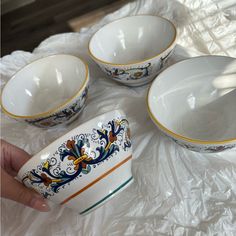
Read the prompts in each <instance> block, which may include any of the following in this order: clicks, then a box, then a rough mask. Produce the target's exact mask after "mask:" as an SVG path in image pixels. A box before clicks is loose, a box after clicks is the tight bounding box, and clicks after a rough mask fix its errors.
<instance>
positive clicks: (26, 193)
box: [1, 169, 50, 212]
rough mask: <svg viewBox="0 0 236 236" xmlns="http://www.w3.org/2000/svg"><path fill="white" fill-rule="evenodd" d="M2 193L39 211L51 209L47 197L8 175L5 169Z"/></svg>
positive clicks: (3, 195) (2, 174) (5, 196)
mask: <svg viewBox="0 0 236 236" xmlns="http://www.w3.org/2000/svg"><path fill="white" fill-rule="evenodd" d="M1 171H2V173H1V177H2V179H1V181H2V184H1V195H2V197H4V198H8V199H11V200H13V201H16V202H19V203H22V204H24V205H26V206H28V207H31V208H34V209H36V210H39V211H43V212H46V211H49V210H50V208H49V206H48V204H47V201H46V199H44V198H43V197H42V196H40V195H39V194H38V193H36V192H34V191H33V190H30V189H28V188H26V187H25V186H24V185H22V184H21V183H19V182H18V181H17V180H15V179H14V178H13V177H12V176H10V175H8V174H7V173H6V172H5V171H4V170H3V169H2V170H1Z"/></svg>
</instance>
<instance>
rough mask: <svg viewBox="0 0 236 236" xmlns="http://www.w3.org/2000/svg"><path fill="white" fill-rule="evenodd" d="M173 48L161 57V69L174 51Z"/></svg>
mask: <svg viewBox="0 0 236 236" xmlns="http://www.w3.org/2000/svg"><path fill="white" fill-rule="evenodd" d="M172 51H173V50H170V51H169V52H168V53H167V54H166V55H165V56H164V57H161V60H160V69H162V68H163V66H164V64H165V62H166V60H167V58H168V57H169V56H170V54H171V53H172Z"/></svg>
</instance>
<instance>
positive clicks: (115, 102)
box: [0, 0, 236, 236]
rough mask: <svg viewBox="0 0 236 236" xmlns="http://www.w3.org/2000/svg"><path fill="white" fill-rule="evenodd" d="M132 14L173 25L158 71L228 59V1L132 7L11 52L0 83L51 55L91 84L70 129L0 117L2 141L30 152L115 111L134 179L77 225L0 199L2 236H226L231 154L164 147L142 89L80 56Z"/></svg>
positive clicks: (0, 67) (62, 214) (234, 217)
mask: <svg viewBox="0 0 236 236" xmlns="http://www.w3.org/2000/svg"><path fill="white" fill-rule="evenodd" d="M134 14H154V15H161V16H164V17H166V18H168V19H170V20H172V21H173V22H174V23H175V25H176V26H177V28H178V31H179V36H178V40H177V43H178V45H177V47H176V49H175V53H174V54H173V55H172V56H171V58H170V60H169V61H168V65H170V64H172V63H174V62H176V61H179V60H182V59H184V58H186V57H190V56H197V55H201V54H218V55H227V56H232V57H236V1H235V0H178V1H177V0H166V1H164V0H163V1H161V0H147V1H144V0H140V1H135V2H132V3H129V4H127V5H125V6H124V7H122V8H121V9H120V10H118V11H116V12H114V13H112V14H109V15H107V16H106V17H104V18H103V19H102V20H101V21H100V22H98V23H97V24H95V25H94V26H92V27H91V28H83V29H82V30H81V32H80V33H66V34H60V35H55V36H52V37H50V38H48V39H46V40H45V41H44V42H42V43H41V44H40V45H39V47H37V48H36V49H35V50H34V51H33V53H29V52H23V51H16V52H13V53H12V54H11V55H8V56H5V57H3V58H2V59H1V63H0V72H1V83H2V85H4V83H5V82H6V81H7V80H8V79H9V78H10V76H11V75H12V74H13V73H14V72H15V71H17V70H18V69H19V68H21V67H22V66H23V65H25V64H26V63H27V62H29V61H32V60H34V59H35V58H38V57H42V56H44V55H48V54H54V53H59V52H63V53H69V54H74V55H79V56H81V57H82V58H84V59H85V60H86V61H87V62H88V63H89V67H90V72H91V81H92V82H91V86H90V90H89V99H88V102H87V106H86V107H85V109H84V111H83V112H82V114H81V115H80V117H79V118H78V119H77V120H76V121H75V122H73V123H72V124H71V125H69V126H67V127H60V128H55V129H48V130H42V129H40V128H36V127H32V126H30V125H26V124H23V123H19V122H17V121H14V120H12V119H10V118H8V117H6V116H5V115H2V119H1V127H2V133H1V136H2V138H4V139H6V140H7V141H9V142H11V143H13V144H15V145H17V146H19V147H21V148H23V149H25V150H26V151H28V152H29V153H31V154H34V153H36V152H38V151H39V150H40V149H42V148H43V147H45V146H46V145H47V144H49V143H50V142H52V141H53V140H54V139H56V138H58V137H60V136H61V135H62V134H64V133H65V132H67V131H68V130H71V129H72V128H74V127H76V126H77V125H79V124H81V123H83V122H84V121H86V120H87V119H90V118H92V117H94V116H96V115H98V114H102V113H104V112H106V111H109V110H112V109H115V108H122V109H123V110H124V111H125V112H126V114H127V116H128V119H129V121H130V126H131V131H132V136H133V150H134V151H133V163H132V170H133V175H134V179H135V181H134V183H133V184H132V185H131V186H130V187H129V188H127V189H126V190H125V191H124V192H122V193H120V194H119V195H117V196H116V197H115V198H113V199H112V200H111V201H109V202H108V203H106V204H105V205H103V206H102V207H100V208H99V209H97V210H96V211H94V212H92V213H91V214H89V215H87V216H84V217H82V216H80V215H79V214H78V213H77V212H74V211H72V210H70V209H66V208H63V207H58V206H56V205H54V204H52V203H50V204H51V207H52V211H51V212H49V213H39V212H37V211H35V210H32V209H29V208H27V207H24V206H22V205H20V204H18V203H14V202H11V201H9V200H2V233H3V234H2V235H4V236H7V235H9V236H21V235H27V236H30V235H34V236H41V235H45V236H47V235H57V236H62V235H68V236H74V235H86V236H87V235H96V236H97V235H102V236H104V235H112V236H116V235H227V236H229V235H232V236H233V235H236V151H235V150H231V151H227V152H222V153H217V154H200V153H195V152H191V151H188V150H186V149H183V148H181V147H179V146H178V145H176V144H175V143H173V142H171V141H170V140H169V139H167V138H166V137H164V136H163V135H162V134H161V133H160V132H159V131H158V129H157V128H156V127H155V125H154V124H153V123H152V122H151V120H150V118H149V116H148V113H147V108H146V101H145V99H146V94H147V89H148V87H149V85H147V86H143V87H139V88H129V87H126V86H122V85H120V84H117V83H115V82H113V81H111V80H109V79H107V78H105V76H104V74H103V73H102V72H101V71H100V69H99V68H98V67H97V66H96V65H95V64H94V63H93V62H92V61H91V59H90V58H89V56H88V53H87V43H88V40H89V38H90V37H91V35H92V33H93V32H95V31H96V30H97V29H98V28H100V27H101V26H102V25H103V24H105V23H107V22H110V21H112V20H114V19H117V18H120V17H124V16H127V15H134ZM153 34H155V29H153ZM168 65H166V66H168Z"/></svg>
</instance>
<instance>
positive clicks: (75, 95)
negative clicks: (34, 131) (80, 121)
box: [0, 54, 89, 119]
mask: <svg viewBox="0 0 236 236" xmlns="http://www.w3.org/2000/svg"><path fill="white" fill-rule="evenodd" d="M59 55H62V56H70V57H74V58H77V59H79V60H81V62H82V63H83V64H84V66H85V69H86V73H85V80H84V82H83V84H82V85H81V87H80V89H79V90H78V91H77V92H76V93H75V94H74V95H73V96H72V97H70V98H69V99H68V100H66V101H65V102H64V103H62V104H61V105H59V106H57V107H55V108H53V109H51V110H49V111H47V112H43V113H38V114H36V115H32V116H19V115H15V114H13V113H11V112H9V111H7V109H6V108H5V107H4V106H3V104H2V93H1V100H0V105H1V107H2V110H3V112H4V113H6V114H7V115H8V116H10V117H12V118H22V119H35V118H38V117H41V116H48V115H51V114H53V113H55V112H57V111H58V110H59V109H61V108H63V107H64V106H66V105H67V104H69V103H70V102H71V101H72V100H73V99H74V98H75V97H77V96H78V95H79V93H81V92H82V91H83V89H84V88H85V87H86V85H87V83H88V80H89V70H88V65H87V64H86V63H85V62H84V60H82V59H81V58H79V57H76V56H73V55H70V54H54V55H50V56H46V57H43V58H39V59H36V60H34V61H32V62H30V63H29V64H27V65H25V66H24V67H22V68H21V69H20V70H18V71H17V72H16V73H15V74H14V75H13V76H12V77H11V78H10V79H9V81H8V82H7V83H6V85H7V84H8V83H9V82H10V81H11V80H12V79H13V78H14V77H15V75H16V74H18V73H19V72H20V71H22V70H23V69H25V68H26V67H28V66H30V65H31V64H33V63H35V62H36V61H39V60H42V59H45V58H48V57H53V56H59ZM6 85H5V86H4V88H3V90H4V89H5V87H6Z"/></svg>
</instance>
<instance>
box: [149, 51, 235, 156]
mask: <svg viewBox="0 0 236 236" xmlns="http://www.w3.org/2000/svg"><path fill="white" fill-rule="evenodd" d="M235 87H236V59H235V58H230V57H223V56H202V57H195V58H191V59H188V60H184V61H181V62H179V63H176V64H175V65H173V66H171V67H169V68H167V69H166V70H165V71H163V72H162V73H161V74H160V75H159V76H158V77H157V78H156V80H154V82H153V83H152V85H151V87H150V90H149V93H148V110H149V114H150V116H151V118H152V120H153V122H154V123H155V124H156V125H157V127H158V128H159V129H160V130H161V131H163V132H164V133H165V134H166V135H167V136H169V137H170V138H171V139H172V140H173V141H174V142H176V143H178V144H180V145H181V146H183V147H185V148H187V149H190V150H192V151H197V152H209V153H210V152H219V151H223V150H227V149H231V148H234V147H235V146H236V122H235V121H236V89H235Z"/></svg>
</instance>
